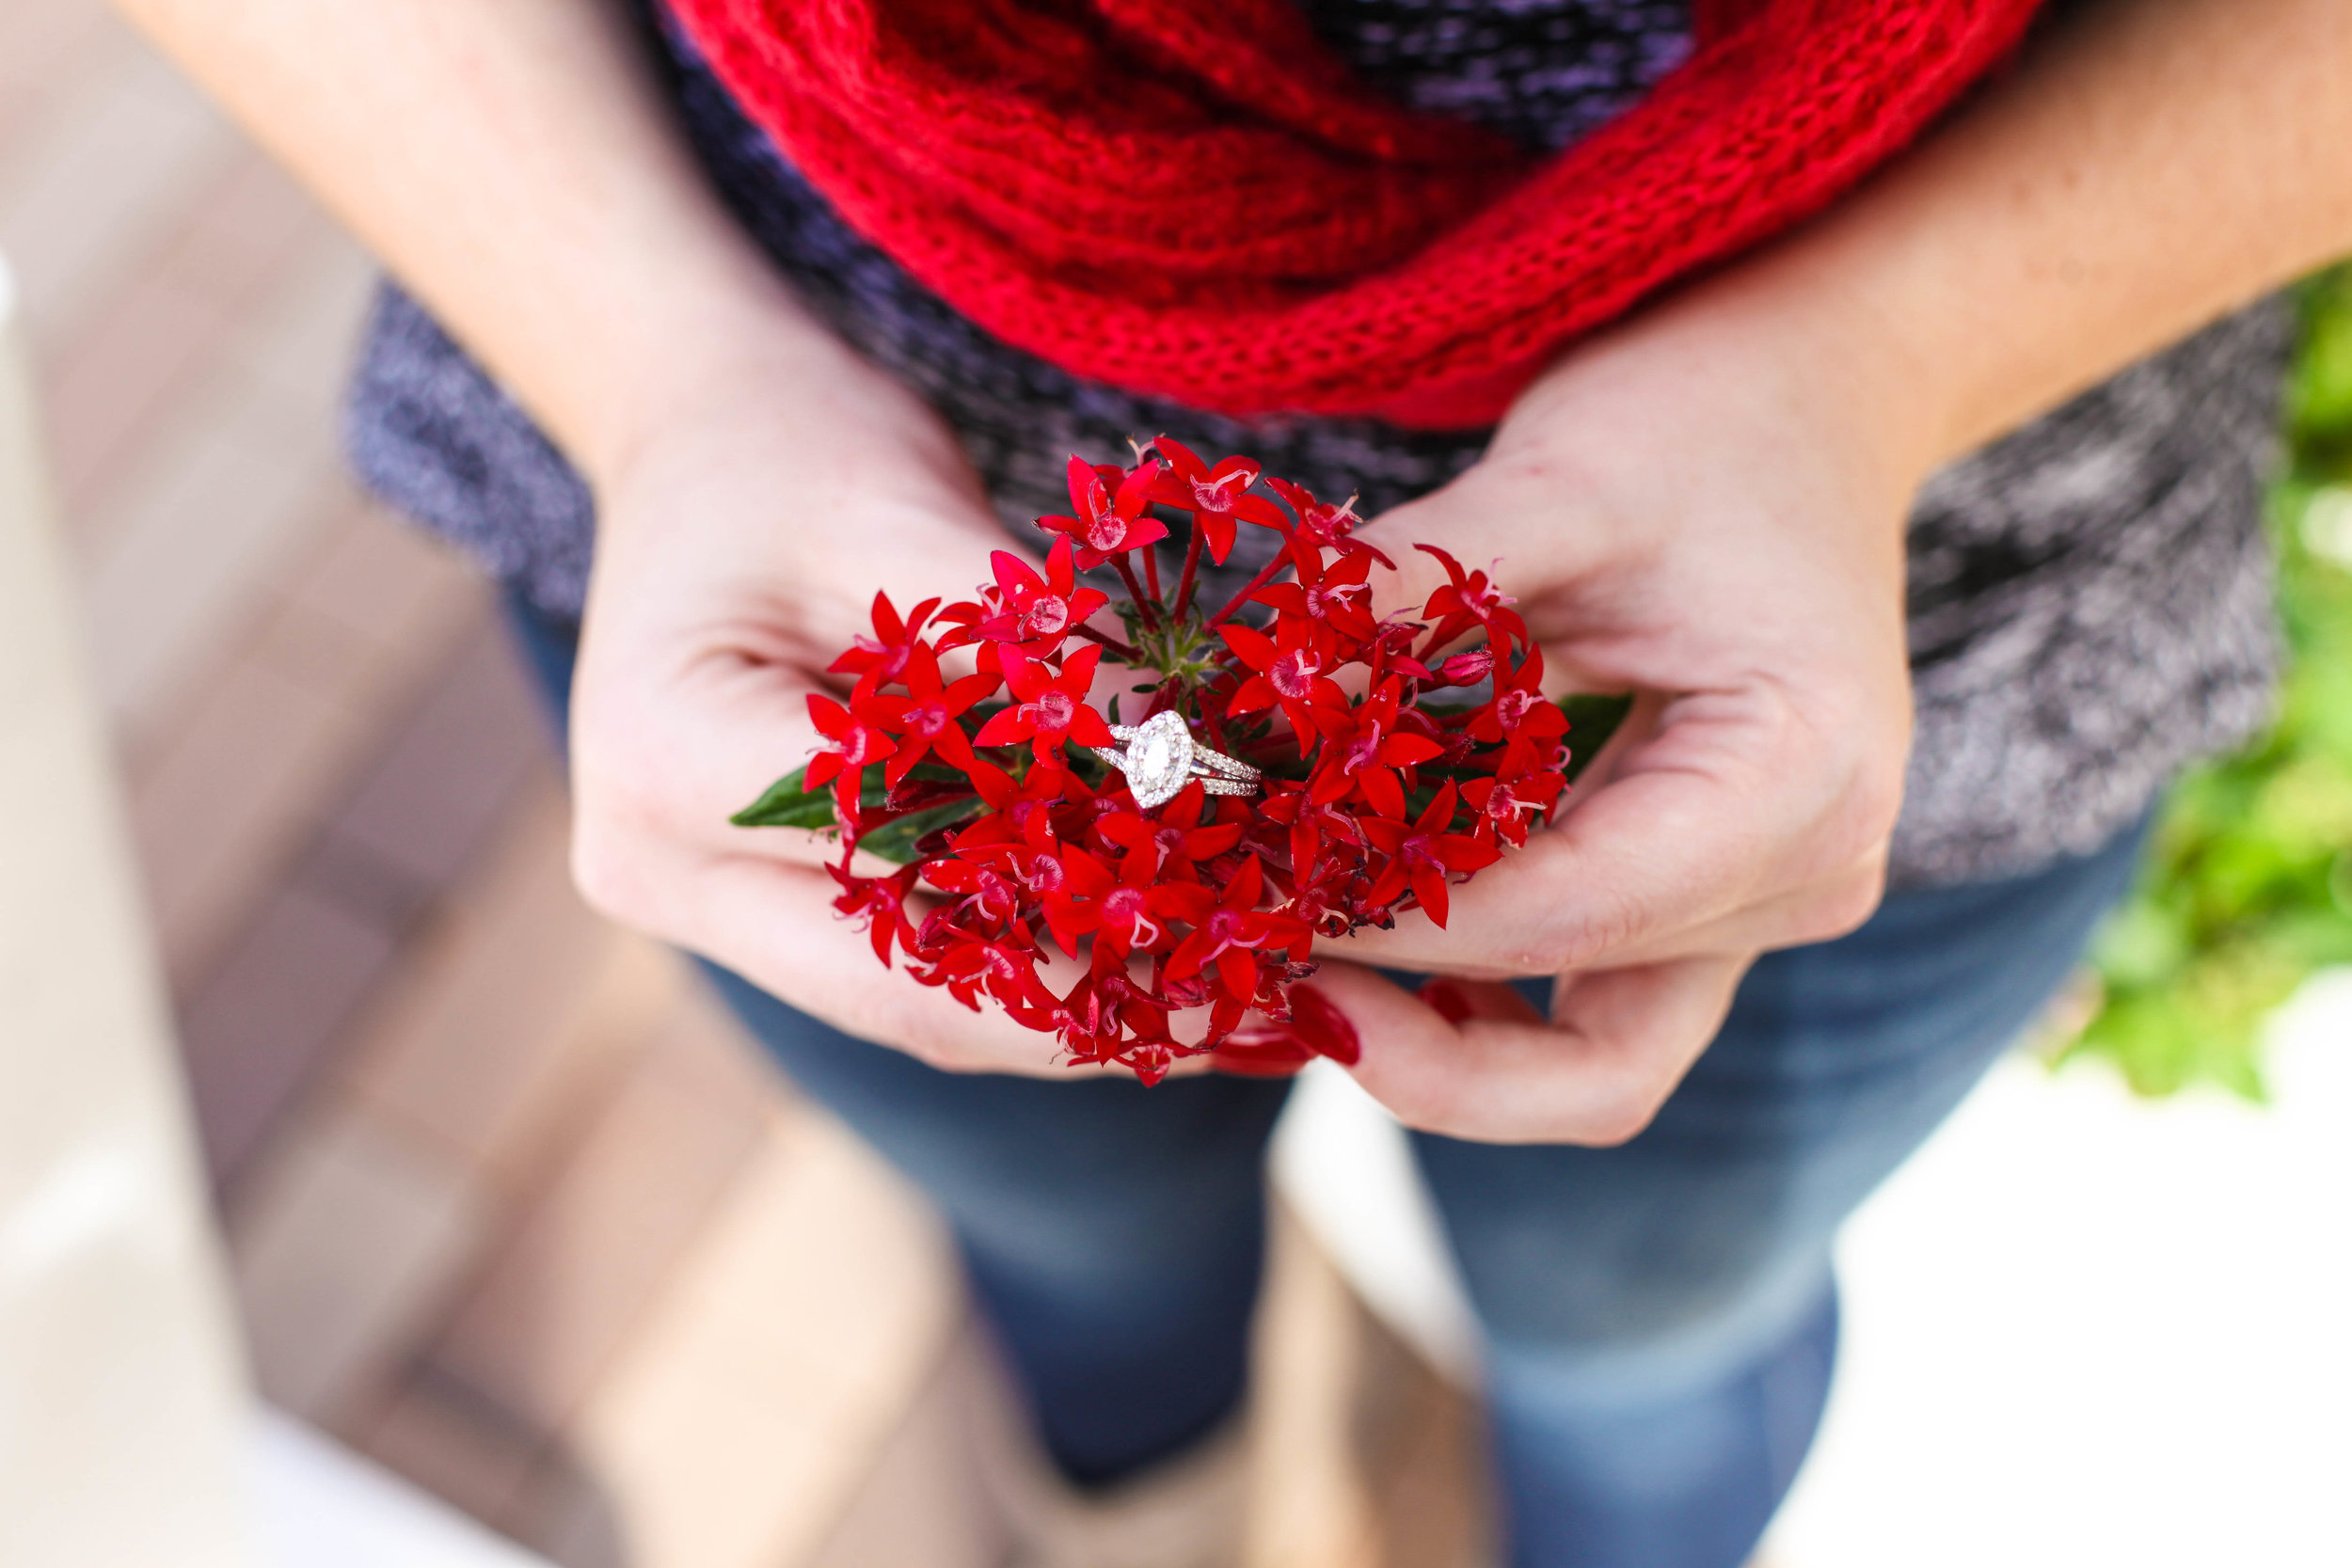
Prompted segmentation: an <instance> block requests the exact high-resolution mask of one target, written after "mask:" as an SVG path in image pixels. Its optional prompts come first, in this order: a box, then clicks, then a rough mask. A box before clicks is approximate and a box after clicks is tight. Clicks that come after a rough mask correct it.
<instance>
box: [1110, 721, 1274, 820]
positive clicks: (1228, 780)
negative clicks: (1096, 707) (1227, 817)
mask: <svg viewBox="0 0 2352 1568" xmlns="http://www.w3.org/2000/svg"><path fill="white" fill-rule="evenodd" d="M1111 735H1112V736H1114V737H1115V738H1117V739H1120V740H1123V741H1125V742H1126V743H1127V746H1126V750H1124V751H1119V752H1114V751H1110V750H1107V749H1105V748H1104V747H1099V746H1098V747H1096V748H1095V749H1094V754H1095V755H1096V756H1099V757H1101V758H1102V759H1103V760H1104V762H1107V763H1109V764H1110V765H1111V766H1112V767H1113V768H1118V769H1119V770H1120V772H1121V773H1123V774H1125V775H1126V777H1127V787H1128V789H1129V790H1130V791H1132V792H1133V793H1134V795H1135V798H1136V805H1138V806H1140V807H1142V808H1143V809H1144V810H1146V811H1149V810H1151V809H1152V807H1153V806H1158V805H1165V804H1166V803H1167V802H1168V801H1169V800H1174V799H1175V798H1176V794H1177V792H1178V791H1179V790H1181V789H1183V788H1184V785H1185V784H1189V783H1191V782H1192V781H1193V780H1194V779H1199V780H1200V787H1201V788H1202V789H1204V790H1206V791H1207V792H1208V793H1210V794H1211V795H1254V794H1256V793H1257V789H1258V781H1259V779H1260V778H1261V777H1262V776H1263V775H1261V774H1260V773H1259V771H1258V770H1257V769H1256V768H1252V767H1250V766H1249V765H1248V763H1246V762H1243V761H1240V760H1239V759H1238V758H1234V757H1229V756H1227V755H1226V754H1225V753H1224V752H1213V751H1211V750H1209V749H1208V748H1207V747H1206V746H1202V745H1200V744H1199V743H1197V742H1196V741H1194V739H1193V738H1192V732H1191V731H1189V730H1188V729H1186V728H1185V727H1184V715H1183V714H1181V713H1178V712H1176V711H1175V710H1173V709H1170V710H1169V711H1168V712H1166V713H1157V714H1153V715H1152V717H1151V718H1150V719H1148V720H1146V721H1143V722H1142V723H1140V724H1113V725H1112V726H1111Z"/></svg>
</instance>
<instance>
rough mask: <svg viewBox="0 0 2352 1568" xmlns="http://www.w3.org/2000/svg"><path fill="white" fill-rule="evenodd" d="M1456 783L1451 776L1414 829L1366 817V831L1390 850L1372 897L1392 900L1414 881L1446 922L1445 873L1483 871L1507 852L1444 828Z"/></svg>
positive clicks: (1426, 904)
mask: <svg viewBox="0 0 2352 1568" xmlns="http://www.w3.org/2000/svg"><path fill="white" fill-rule="evenodd" d="M1454 800H1455V791H1454V784H1452V782H1451V781H1449V782H1448V783H1447V784H1446V786H1445V787H1444V788H1443V789H1440V790H1438V796H1437V799H1436V800H1432V801H1430V802H1429V809H1428V810H1426V811H1424V812H1422V814H1421V816H1419V817H1418V818H1416V819H1415V820H1414V822H1413V824H1412V826H1411V827H1409V828H1408V827H1406V826H1405V825H1404V824H1403V823H1399V822H1391V821H1387V820H1385V819H1383V818H1380V817H1373V816H1368V817H1366V818H1364V832H1365V835H1366V836H1367V837H1369V838H1370V839H1371V840H1372V841H1373V843H1375V844H1376V845H1378V846H1379V847H1381V848H1382V849H1384V850H1386V851H1387V852H1388V855H1389V864H1388V867H1387V869H1386V870H1384V871H1382V872H1381V874H1380V879H1379V880H1378V881H1376V882H1375V883H1373V885H1372V892H1371V894H1370V895H1368V896H1369V897H1370V898H1371V900H1372V902H1374V903H1375V904H1386V903H1390V902H1391V901H1393V900H1394V899H1395V898H1396V896H1397V895H1399V894H1401V893H1403V892H1404V891H1405V890H1406V887H1408V886H1409V887H1410V888H1411V889H1412V890H1413V896H1414V897H1415V898H1416V899H1418V900H1420V902H1421V907H1422V909H1424V910H1426V911H1429V918H1430V919H1432V920H1434V921H1436V922H1437V923H1438V925H1439V926H1443V925H1444V924H1445V919H1446V884H1445V879H1446V873H1447V872H1449V871H1465V872H1467V871H1477V870H1481V869H1483V868H1485V867H1486V866H1489V865H1492V864H1494V863H1495V862H1497V861H1499V860H1501V859H1502V851H1501V850H1500V849H1497V848H1496V847H1494V846H1493V845H1491V844H1485V843H1481V842H1480V841H1479V840H1477V839H1475V838H1470V837H1467V836H1465V835H1464V834H1461V833H1450V832H1446V831H1445V830H1446V827H1447V825H1448V824H1449V823H1451V822H1452V821H1453V820H1454Z"/></svg>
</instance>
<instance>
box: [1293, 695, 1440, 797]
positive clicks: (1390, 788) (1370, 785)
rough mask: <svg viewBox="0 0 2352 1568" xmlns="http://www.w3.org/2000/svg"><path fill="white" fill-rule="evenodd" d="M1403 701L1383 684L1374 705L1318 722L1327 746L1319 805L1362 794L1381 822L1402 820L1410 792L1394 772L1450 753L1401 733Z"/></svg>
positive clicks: (1315, 790)
mask: <svg viewBox="0 0 2352 1568" xmlns="http://www.w3.org/2000/svg"><path fill="white" fill-rule="evenodd" d="M1401 695H1402V690H1401V689H1400V688H1399V686H1398V684H1397V683H1396V682H1395V681H1394V680H1389V681H1384V682H1383V683H1381V686H1380V689H1379V690H1378V691H1376V692H1375V693H1374V694H1373V696H1372V698H1371V699H1370V700H1369V701H1367V702H1363V703H1359V704H1358V705H1356V706H1355V707H1354V708H1351V709H1349V710H1348V711H1347V712H1345V713H1343V714H1339V715H1336V716H1332V715H1327V714H1324V713H1320V712H1318V713H1317V714H1316V715H1315V716H1314V717H1315V720H1316V722H1317V724H1318V725H1319V726H1320V728H1321V729H1322V731H1323V736H1324V741H1325V744H1324V748H1323V761H1322V765H1321V766H1320V767H1318V768H1316V770H1315V776H1314V782H1313V784H1312V786H1311V789H1310V791H1309V793H1310V797H1311V799H1312V800H1313V801H1314V802H1315V804H1317V805H1319V806H1320V805H1328V804H1330V803H1331V802H1332V801H1335V800H1343V799H1344V798H1345V797H1346V796H1347V794H1348V792H1349V791H1350V790H1359V791H1360V792H1362V795H1363V797H1364V799H1365V800H1368V801H1370V802H1371V804H1372V808H1373V809H1374V810H1375V811H1376V812H1378V813H1379V814H1380V815H1381V816H1386V817H1391V818H1395V819H1398V820H1402V819H1403V817H1404V816H1405V786H1404V785H1403V784H1402V783H1400V782H1399V781H1398V779H1397V776H1396V772H1395V769H1397V768H1410V767H1412V766H1413V765H1414V764H1415V763H1421V762H1426V761H1428V760H1429V759H1430V758H1431V757H1434V756H1436V755H1438V753H1439V752H1443V751H1444V750H1445V748H1444V747H1443V746H1441V745H1439V744H1438V742H1437V741H1434V740H1432V739H1430V738H1429V737H1428V736H1424V735H1406V734H1400V733H1398V731H1397V728H1396V717H1397V714H1396V710H1397V703H1398V700H1399V699H1400V697H1401Z"/></svg>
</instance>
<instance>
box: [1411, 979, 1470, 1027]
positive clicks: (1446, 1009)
mask: <svg viewBox="0 0 2352 1568" xmlns="http://www.w3.org/2000/svg"><path fill="white" fill-rule="evenodd" d="M1415 994H1416V995H1418V996H1419V997H1420V998H1421V999H1422V1001H1423V1002H1424V1003H1427V1004H1428V1005H1429V1006H1431V1007H1433V1008H1435V1009H1437V1014H1438V1017H1439V1018H1441V1019H1444V1020H1445V1021H1446V1022H1448V1023H1461V1022H1466V1021H1467V1020H1469V1019H1470V1018H1472V1017H1475V1016H1476V1014H1477V1009H1476V1008H1474V1007H1472V1006H1470V996H1469V994H1468V993H1466V992H1465V991H1464V990H1462V988H1461V987H1459V986H1457V985H1455V984H1454V982H1453V981H1451V980H1426V981H1423V982H1422V988H1421V990H1419V991H1417V992H1415Z"/></svg>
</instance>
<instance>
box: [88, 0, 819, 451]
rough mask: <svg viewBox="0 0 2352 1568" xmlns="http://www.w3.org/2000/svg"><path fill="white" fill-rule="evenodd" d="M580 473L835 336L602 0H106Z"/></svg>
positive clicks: (813, 381)
mask: <svg viewBox="0 0 2352 1568" xmlns="http://www.w3.org/2000/svg"><path fill="white" fill-rule="evenodd" d="M121 4H122V8H123V9H125V10H126V11H128V12H129V13H130V14H131V15H132V17H133V18H134V20H135V21H136V22H137V23H138V24H139V25H141V26H142V27H143V28H144V29H145V30H146V31H147V32H148V34H149V35H150V36H151V37H152V38H153V39H154V40H156V41H157V42H158V43H160V44H161V45H162V46H163V47H164V48H165V49H166V50H167V51H168V52H169V53H170V54H172V55H174V56H175V57H176V58H177V59H178V60H179V62H180V63H181V64H182V65H183V67H184V68H185V69H186V70H187V71H190V72H191V73H192V74H193V75H195V76H196V77H197V78H198V79H199V81H200V82H202V83H203V84H204V85H205V86H206V87H208V88H210V89H211V90H212V91H213V92H214V93H215V95H216V96H217V97H218V98H219V99H220V100H221V101H222V102H223V103H225V104H227V105H228V106H229V108H230V110H231V112H232V113H234V114H235V115H237V116H238V117H239V119H242V120H243V121H244V123H245V124H246V126H247V128H248V129H250V130H251V131H252V133H253V134H254V135H256V136H257V137H258V138H259V139H260V140H261V141H262V144H263V145H264V146H265V147H267V148H268V149H269V150H271V151H272V152H274V153H275V154H276V155H277V156H278V158H279V159H280V160H282V161H283V162H284V163H286V164H287V165H288V166H290V167H292V168H293V169H294V171H295V173H296V174H297V175H299V176H300V177H301V178H302V179H303V180H304V181H305V182H307V183H308V184H309V185H310V187H311V188H312V189H313V190H315V191H316V192H317V193H319V195H320V196H321V197H322V198H323V199H325V200H326V202H327V203H328V204H329V205H330V206H331V207H333V208H334V210H335V211H336V213H337V214H338V215H339V216H341V217H342V219H343V221H344V222H345V223H346V224H347V225H349V226H350V228H351V229H352V230H354V231H355V232H356V233H357V234H358V236H359V237H360V238H361V239H362V240H363V241H364V242H365V243H366V244H368V245H370V246H371V247H372V248H373V249H374V250H375V252H376V253H377V254H378V255H379V256H381V257H382V258H383V259H384V260H385V261H386V262H387V263H388V264H389V266H390V267H391V268H392V270H393V271H394V272H395V273H396V274H397V275H398V276H399V277H401V279H402V280H403V282H404V283H405V285H406V286H407V287H409V288H410V289H412V290H413V291H415V292H416V293H418V294H419V295H420V296H421V298H422V299H423V300H424V301H425V302H426V304H427V305H428V306H429V307H430V308H431V309H433V310H434V312H435V313H436V314H437V316H438V317H439V318H440V319H441V320H442V321H443V322H444V323H445V324H447V325H449V326H450V327H451V329H452V330H453V332H455V333H456V335H457V336H458V337H459V338H460V339H461V340H462V341H464V342H465V343H466V345H467V347H468V348H469V350H470V351H471V352H472V353H474V354H475V355H476V356H478V357H480V358H481V359H482V360H483V361H484V362H485V364H487V365H488V367H489V368H490V369H491V370H492V372H494V373H496V374H497V375H498V376H499V377H500V379H501V381H502V382H503V383H504V384H505V385H506V386H507V387H508V388H510V389H511V390H512V391H513V392H514V393H515V394H516V396H517V397H518V398H519V399H520V400H521V401H522V402H523V403H524V404H526V405H527V406H528V407H529V408H530V409H531V411H532V414H533V415H534V416H535V417H536V418H537V419H538V420H540V421H541V422H542V423H543V424H544V425H545V426H546V427H547V428H548V431H549V432H550V433H551V434H552V435H553V436H554V437H555V438H556V440H557V441H558V443H559V444H560V445H562V446H563V447H564V449H565V451H567V452H568V453H569V454H570V455H571V456H572V457H573V458H574V459H575V460H576V461H578V462H580V464H581V465H582V466H583V467H586V468H588V469H589V471H590V472H591V475H592V477H599V476H600V475H601V473H602V472H603V471H605V470H607V469H609V468H610V467H613V466H614V465H616V464H618V463H619V462H621V461H623V460H624V458H625V456H626V454H627V452H628V451H629V449H630V448H631V447H632V445H633V444H634V443H635V442H637V441H638V440H640V439H642V437H643V433H644V431H645V430H646V429H647V428H648V427H649V426H652V425H654V424H656V423H658V422H659V420H660V419H661V418H663V417H664V414H665V411H666V410H668V409H669V408H671V407H674V406H677V405H682V404H688V403H690V402H691V400H693V399H696V398H704V397H715V396H719V395H722V389H723V388H724V387H725V386H726V385H727V383H728V382H729V380H730V379H731V377H732V375H733V372H735V371H736V370H738V369H744V370H748V371H752V372H755V373H756V374H757V375H758V376H760V377H762V378H765V379H767V380H770V381H773V380H775V379H776V372H777V370H778V368H779V367H780V366H782V367H787V368H788V367H791V366H793V365H796V364H799V365H804V366H805V367H806V370H807V372H808V380H809V383H810V385H811V388H812V394H814V392H815V390H816V389H817V388H820V387H822V386H823V385H824V384H825V382H826V381H827V380H829V379H833V378H834V377H835V376H837V374H838V371H839V368H840V363H841V360H842V357H843V356H844V353H845V351H843V350H842V349H841V348H840V347H839V345H837V344H836V343H834V341H833V340H832V339H831V338H830V337H829V336H828V335H827V334H826V333H825V332H824V331H823V329H822V328H821V327H819V326H818V325H816V324H815V323H814V322H812V321H811V320H809V319H808V318H807V317H806V316H805V315H804V314H803V312H802V311H801V310H800V309H799V308H798V306H797V305H796V304H795V303H794V302H793V301H792V300H791V298H790V297H789V295H788V293H787V291H786V290H785V289H784V288H783V286H782V285H781V284H780V283H779V282H778V281H777V280H776V279H775V278H774V277H773V275H772V274H771V271H770V270H769V268H768V267H767V265H766V264H765V262H764V261H763V260H762V258H760V257H759V256H758V255H757V254H756V253H755V251H754V250H753V249H752V248H751V246H750V245H749V244H748V243H747V242H746V241H745V240H744V239H743V238H742V236H741V234H740V232H739V230H738V228H737V226H736V225H735V224H734V223H733V222H732V221H731V219H730V218H729V217H728V215H727V214H725V212H724V211H723V209H722V208H721V207H720V206H719V204H718V203H717V202H716V201H715V200H714V199H713V198H711V197H710V195H709V194H708V193H707V190H706V188H705V186H704V183H703V182H702V180H701V178H700V177H699V175H698V172H697V171H696V170H695V169H694V168H693V167H692V166H691V162H690V160H689V155H688V153H687V151H686V150H685V149H684V148H683V146H682V145H680V143H679V141H678V138H677V137H676V135H675V133H674V132H673V131H672V129H671V127H670V125H669V124H668V123H667V120H666V117H665V115H664V112H663V109H662V106H661V104H660V102H659V100H658V98H657V97H656V94H655V89H654V86H653V84H652V83H651V82H650V81H649V80H648V79H647V77H648V71H647V69H646V67H645V65H644V62H643V61H642V60H641V59H640V58H639V57H638V53H639V52H638V50H637V47H636V40H635V39H634V38H633V37H632V36H631V33H630V29H629V24H628V21H627V19H626V18H625V17H624V16H623V15H621V14H620V12H619V8H617V7H616V6H613V5H611V4H607V3H602V0H497V3H495V4H490V5H439V4H429V3H425V0H340V3H336V4H321V3H320V0H121Z"/></svg>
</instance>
